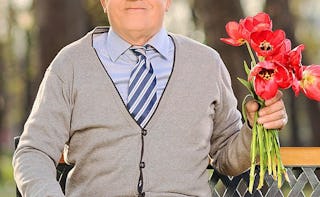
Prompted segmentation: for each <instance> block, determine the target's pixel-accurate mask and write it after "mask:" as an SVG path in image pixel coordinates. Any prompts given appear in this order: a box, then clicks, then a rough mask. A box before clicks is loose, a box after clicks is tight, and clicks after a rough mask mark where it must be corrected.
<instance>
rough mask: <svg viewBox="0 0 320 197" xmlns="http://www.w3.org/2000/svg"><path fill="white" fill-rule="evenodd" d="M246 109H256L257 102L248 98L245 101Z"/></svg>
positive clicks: (253, 110) (252, 110) (249, 110)
mask: <svg viewBox="0 0 320 197" xmlns="http://www.w3.org/2000/svg"><path fill="white" fill-rule="evenodd" d="M246 109H247V112H248V113H254V112H256V111H258V109H259V104H258V103H257V102H256V101H254V100H250V101H248V102H247V103H246Z"/></svg>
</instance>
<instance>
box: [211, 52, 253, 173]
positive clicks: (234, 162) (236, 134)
mask: <svg viewBox="0 0 320 197" xmlns="http://www.w3.org/2000/svg"><path fill="white" fill-rule="evenodd" d="M218 62H219V63H218V64H219V65H220V66H219V72H220V74H219V75H218V76H220V78H219V79H218V86H219V95H220V98H219V99H218V100H217V101H216V102H215V103H214V104H213V105H214V110H215V117H214V118H213V122H214V126H213V134H212V137H211V150H210V157H211V159H212V165H213V166H214V167H215V168H216V169H217V170H218V171H219V172H221V173H224V174H228V175H238V174H240V173H242V172H243V171H245V170H247V169H248V168H249V166H250V144H251V130H250V129H249V127H248V126H247V124H242V120H241V113H240V112H239V111H238V110H237V100H236V98H235V96H234V93H233V90H232V87H231V79H230V75H229V73H228V71H227V69H226V67H225V65H224V63H223V62H222V60H221V58H219V59H218Z"/></svg>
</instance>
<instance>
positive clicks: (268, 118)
mask: <svg viewBox="0 0 320 197" xmlns="http://www.w3.org/2000/svg"><path fill="white" fill-rule="evenodd" d="M286 118H287V113H286V111H285V110H279V111H276V112H273V113H271V114H268V115H264V116H260V117H259V118H258V120H257V121H258V123H260V124H266V123H270V122H275V121H278V120H285V119H286Z"/></svg>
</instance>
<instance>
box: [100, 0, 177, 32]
mask: <svg viewBox="0 0 320 197" xmlns="http://www.w3.org/2000/svg"><path fill="white" fill-rule="evenodd" d="M100 1H101V4H102V6H103V8H104V12H105V13H107V15H108V18H109V22H110V24H111V26H112V27H113V29H114V30H115V31H116V32H118V33H120V34H123V33H126V32H136V33H138V32H141V33H146V34H148V32H149V33H151V34H154V33H156V32H157V31H159V29H160V28H161V27H162V24H163V19H164V14H165V12H166V10H167V9H168V8H169V5H170V2H171V0H100Z"/></svg>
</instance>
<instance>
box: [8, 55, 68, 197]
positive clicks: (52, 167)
mask: <svg viewBox="0 0 320 197" xmlns="http://www.w3.org/2000/svg"><path fill="white" fill-rule="evenodd" d="M61 62H63V60H61V58H60V59H59V58H56V59H55V60H54V61H53V63H52V64H51V66H50V67H49V68H48V69H47V71H46V73H45V76H44V78H43V80H42V82H41V85H40V88H39V91H38V94H37V97H36V100H35V102H34V105H33V108H32V111H31V114H30V116H29V118H28V120H27V121H26V123H25V126H24V131H23V133H22V135H21V138H20V142H19V145H18V147H17V149H16V151H15V153H14V156H13V167H14V178H15V181H16V183H17V187H18V189H19V190H20V192H21V193H22V195H23V196H39V197H40V196H41V197H43V196H54V197H58V196H59V197H60V196H64V194H63V192H62V190H61V187H60V185H59V183H58V182H57V181H56V165H57V163H58V161H59V158H60V157H61V153H62V150H63V147H64V144H65V143H66V142H67V140H68V138H69V130H70V120H71V107H70V92H69V91H70V89H69V88H68V86H67V85H66V83H65V81H63V79H62V78H61V77H60V76H58V75H57V74H56V73H55V72H54V69H53V68H54V67H55V66H56V65H57V66H58V65H59V64H61Z"/></svg>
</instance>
